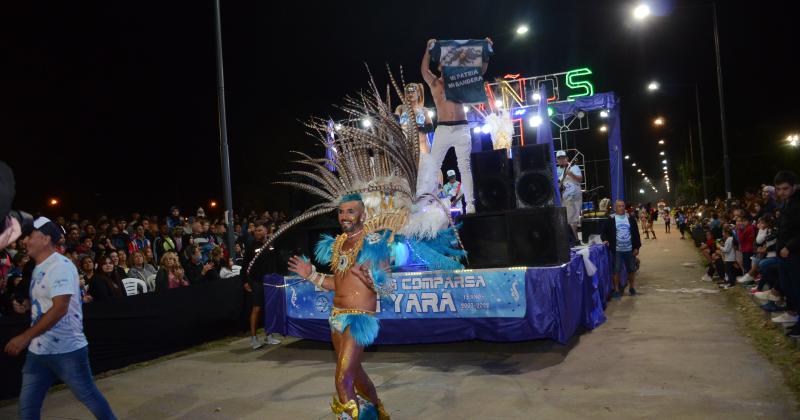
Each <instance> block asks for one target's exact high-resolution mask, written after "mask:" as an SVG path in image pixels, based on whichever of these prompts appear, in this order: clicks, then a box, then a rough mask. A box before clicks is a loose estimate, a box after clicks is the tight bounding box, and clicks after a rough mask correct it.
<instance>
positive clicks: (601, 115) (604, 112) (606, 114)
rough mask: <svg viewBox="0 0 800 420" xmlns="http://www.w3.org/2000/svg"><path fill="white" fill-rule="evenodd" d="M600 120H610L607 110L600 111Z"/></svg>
mask: <svg viewBox="0 0 800 420" xmlns="http://www.w3.org/2000/svg"><path fill="white" fill-rule="evenodd" d="M600 118H608V111H606V110H605V109H604V110H602V111H600Z"/></svg>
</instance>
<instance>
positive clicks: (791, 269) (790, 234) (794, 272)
mask: <svg viewBox="0 0 800 420" xmlns="http://www.w3.org/2000/svg"><path fill="white" fill-rule="evenodd" d="M775 192H776V194H777V196H778V199H779V200H780V201H781V203H783V206H782V207H781V208H780V209H779V212H780V216H779V217H778V241H777V243H776V247H775V249H776V250H777V251H778V272H779V273H780V280H779V281H780V284H781V288H782V290H783V291H784V292H785V293H784V294H785V295H786V308H787V309H788V310H789V313H790V314H792V315H794V314H797V313H798V310H800V195H798V194H797V175H795V174H794V172H790V171H780V172H778V174H777V175H775ZM788 335H789V336H790V337H800V323H797V324H795V325H794V327H792V329H791V330H790V331H789V333H788Z"/></svg>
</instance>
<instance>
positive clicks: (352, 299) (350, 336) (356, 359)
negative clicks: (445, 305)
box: [289, 194, 389, 419]
mask: <svg viewBox="0 0 800 420" xmlns="http://www.w3.org/2000/svg"><path fill="white" fill-rule="evenodd" d="M364 218H365V208H364V202H363V201H362V200H361V196H360V195H357V194H353V195H348V196H345V197H344V198H343V199H342V200H341V204H340V205H339V225H340V226H341V227H342V232H343V233H342V234H341V235H339V236H337V237H336V238H335V239H334V238H331V237H326V238H325V239H323V240H322V241H321V242H320V243H319V244H318V245H317V261H319V262H321V263H329V264H330V266H331V269H332V271H333V274H327V275H326V274H322V273H317V271H316V268H315V267H314V266H313V265H312V264H311V263H310V262H308V261H304V260H303V259H301V258H300V257H298V256H293V257H292V258H291V259H290V260H289V269H290V270H291V271H293V272H295V273H297V274H298V275H300V276H301V277H303V278H305V279H306V280H308V281H311V282H312V283H314V284H315V285H316V286H317V287H320V288H323V289H326V290H332V291H333V292H334V298H333V309H332V310H331V314H330V317H329V318H328V322H329V323H330V326H331V340H332V341H333V348H334V350H335V351H336V394H337V397H338V398H336V397H334V399H333V403H332V404H331V408H332V409H333V412H334V413H336V414H338V415H341V414H343V413H348V414H349V415H350V416H352V417H353V418H358V417H359V406H360V404H359V402H358V396H357V394H360V395H362V396H363V397H364V398H366V399H367V400H369V401H370V402H371V403H373V404H374V405H375V408H376V409H377V410H378V417H379V418H380V419H384V418H386V419H388V418H389V414H388V413H387V412H386V410H385V409H384V407H383V403H381V401H380V399H378V393H377V391H376V390H375V385H373V383H372V380H370V378H369V376H368V375H367V373H366V372H365V371H364V368H363V366H361V358H362V355H363V353H364V347H367V346H369V345H371V344H372V343H373V342H374V341H375V339H376V338H377V337H378V330H379V322H378V318H376V314H375V308H376V303H377V292H376V289H375V283H374V282H373V279H372V275H371V271H373V270H385V269H386V268H388V266H389V253H388V252H387V250H388V248H387V246H386V243H385V239H386V238H384V236H382V234H381V233H378V232H373V233H370V234H369V236H370V237H369V238H366V239H365V236H366V233H365V227H364ZM365 251H366V252H367V253H368V254H371V255H370V257H371V258H372V259H367V257H366V256H365V255H366V254H364V252H365Z"/></svg>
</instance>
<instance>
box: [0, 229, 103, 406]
mask: <svg viewBox="0 0 800 420" xmlns="http://www.w3.org/2000/svg"><path fill="white" fill-rule="evenodd" d="M26 233H28V232H26ZM63 234H64V233H63V231H62V230H61V228H60V227H58V226H57V225H56V224H55V223H53V222H52V221H50V220H49V219H47V218H45V217H39V218H38V219H36V220H35V221H34V222H33V228H32V231H31V232H29V234H28V235H27V237H26V238H25V239H24V244H25V247H26V248H27V250H28V254H29V255H30V257H31V258H33V260H34V261H35V262H36V268H35V269H34V271H33V276H32V278H31V286H30V290H31V327H30V328H28V329H27V330H25V332H23V333H22V334H20V335H18V336H16V337H14V338H12V339H11V340H10V341H9V342H8V344H6V347H5V352H6V353H8V354H9V355H11V356H17V355H19V354H20V353H21V352H22V351H23V350H24V349H25V348H27V349H28V354H27V356H26V359H25V365H24V367H23V368H22V389H21V391H20V396H19V416H20V418H22V419H38V418H39V417H40V415H41V409H42V402H43V401H44V397H45V395H47V390H48V389H49V388H50V385H52V384H53V382H54V381H55V380H56V379H58V380H61V381H62V382H64V383H65V384H66V385H67V386H68V387H69V388H70V389H71V390H72V393H73V394H74V395H75V396H76V397H77V398H78V399H79V400H80V401H81V402H82V403H83V404H84V405H85V406H86V407H87V408H88V409H89V410H90V411H91V412H92V414H94V416H95V417H96V418H98V419H114V418H115V417H114V414H113V413H112V411H111V407H110V406H109V405H108V401H106V399H105V397H103V395H102V394H101V393H100V391H99V390H98V389H97V387H96V386H95V384H94V381H93V379H92V371H91V368H90V366H89V353H88V342H87V341H86V337H85V336H84V335H83V311H82V307H81V293H80V283H79V280H78V271H77V269H76V268H75V265H74V264H72V262H70V260H69V259H67V258H66V257H64V256H63V255H60V254H59V253H57V252H56V246H57V244H58V243H59V241H60V240H61V239H62V238H63Z"/></svg>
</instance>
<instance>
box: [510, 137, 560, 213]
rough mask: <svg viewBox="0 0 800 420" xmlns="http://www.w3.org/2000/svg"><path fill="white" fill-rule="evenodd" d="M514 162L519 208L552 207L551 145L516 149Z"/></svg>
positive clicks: (515, 191) (514, 150)
mask: <svg viewBox="0 0 800 420" xmlns="http://www.w3.org/2000/svg"><path fill="white" fill-rule="evenodd" d="M512 160H513V167H514V193H515V196H516V198H517V200H516V202H517V208H521V209H523V208H530V207H543V206H552V205H553V204H554V201H553V170H552V168H551V157H550V147H549V145H547V144H531V145H528V146H520V147H515V148H514V149H513V150H512Z"/></svg>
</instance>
